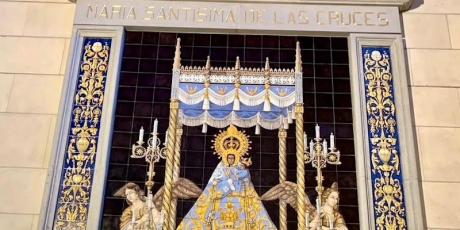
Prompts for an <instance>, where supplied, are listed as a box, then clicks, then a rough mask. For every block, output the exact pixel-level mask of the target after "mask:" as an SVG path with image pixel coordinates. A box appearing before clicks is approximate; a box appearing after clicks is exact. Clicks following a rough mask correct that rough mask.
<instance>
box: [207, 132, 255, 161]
mask: <svg viewBox="0 0 460 230" xmlns="http://www.w3.org/2000/svg"><path fill="white" fill-rule="evenodd" d="M213 142H214V145H213V148H214V151H215V152H214V154H217V155H218V156H219V159H222V161H223V162H224V164H225V166H229V164H228V162H227V157H228V156H229V155H234V156H235V162H234V165H237V164H238V163H239V162H240V161H241V158H242V157H245V156H247V155H249V153H248V151H249V149H251V147H250V146H249V144H250V143H251V141H250V140H249V136H248V135H246V134H245V133H244V132H242V131H239V130H238V129H237V128H236V127H235V126H233V125H230V126H229V127H228V128H227V130H225V131H223V132H222V131H220V133H219V134H218V135H216V136H215V139H214V140H213Z"/></svg>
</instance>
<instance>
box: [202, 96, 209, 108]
mask: <svg viewBox="0 0 460 230" xmlns="http://www.w3.org/2000/svg"><path fill="white" fill-rule="evenodd" d="M203 109H204V110H209V99H208V97H207V95H206V96H205V97H204V100H203Z"/></svg>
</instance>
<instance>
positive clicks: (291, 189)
mask: <svg viewBox="0 0 460 230" xmlns="http://www.w3.org/2000/svg"><path fill="white" fill-rule="evenodd" d="M296 189H297V184H296V183H293V182H290V181H285V182H283V183H281V184H278V185H276V186H275V187H273V188H271V189H269V190H268V191H267V192H266V193H264V194H263V195H262V196H261V197H260V199H261V200H267V201H269V200H278V199H279V200H282V201H284V202H286V203H288V204H289V205H291V207H293V208H294V209H297V193H296Z"/></svg>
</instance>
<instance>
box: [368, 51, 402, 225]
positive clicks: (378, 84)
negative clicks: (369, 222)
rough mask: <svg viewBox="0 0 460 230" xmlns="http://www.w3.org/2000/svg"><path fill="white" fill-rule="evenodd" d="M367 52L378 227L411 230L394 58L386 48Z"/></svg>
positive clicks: (373, 174) (369, 111) (369, 115)
mask: <svg viewBox="0 0 460 230" xmlns="http://www.w3.org/2000/svg"><path fill="white" fill-rule="evenodd" d="M365 49H367V50H366V52H365V54H364V71H365V72H364V76H365V82H366V107H367V116H368V131H369V138H370V140H369V143H370V149H371V158H372V161H371V162H372V179H373V190H374V192H373V193H374V210H375V216H376V220H375V224H376V227H377V229H407V226H406V219H405V216H406V214H405V207H404V199H403V188H402V176H401V169H400V161H399V144H398V142H397V140H398V136H397V126H396V112H395V104H394V98H393V92H392V90H393V83H392V74H391V66H390V57H389V55H388V52H386V51H384V50H385V49H382V51H381V50H375V49H371V48H365Z"/></svg>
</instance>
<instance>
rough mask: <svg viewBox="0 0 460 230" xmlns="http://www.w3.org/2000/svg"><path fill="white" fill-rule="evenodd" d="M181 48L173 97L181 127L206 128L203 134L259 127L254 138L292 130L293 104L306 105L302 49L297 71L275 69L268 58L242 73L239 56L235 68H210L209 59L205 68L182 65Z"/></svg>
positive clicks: (176, 66) (298, 56)
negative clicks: (209, 130)
mask: <svg viewBox="0 0 460 230" xmlns="http://www.w3.org/2000/svg"><path fill="white" fill-rule="evenodd" d="M176 48H177V47H176ZM178 49H179V50H180V46H178ZM178 49H176V57H175V64H174V79H173V93H172V97H173V98H176V99H178V100H179V102H180V107H179V109H180V114H179V115H180V120H181V122H182V124H184V125H188V126H198V125H203V131H206V130H207V126H208V125H210V126H212V127H216V128H224V127H226V126H228V125H230V124H234V125H236V126H239V127H244V128H249V127H256V133H257V132H258V130H260V127H262V128H265V129H278V128H280V127H284V128H288V124H289V123H291V122H292V118H293V117H294V111H293V108H294V105H295V103H296V102H299V103H302V90H301V89H302V86H301V84H302V74H301V72H300V67H299V66H300V64H299V63H300V62H299V60H300V49H299V47H297V50H296V68H295V70H294V69H272V68H270V64H269V60H268V58H267V60H266V63H265V67H264V68H241V67H240V61H239V58H238V57H237V60H236V63H235V66H234V67H224V68H222V67H211V62H210V58H209V57H208V60H207V62H206V66H203V67H190V66H180V56H177V55H180V52H178ZM297 59H299V60H297ZM299 89H300V90H299Z"/></svg>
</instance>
